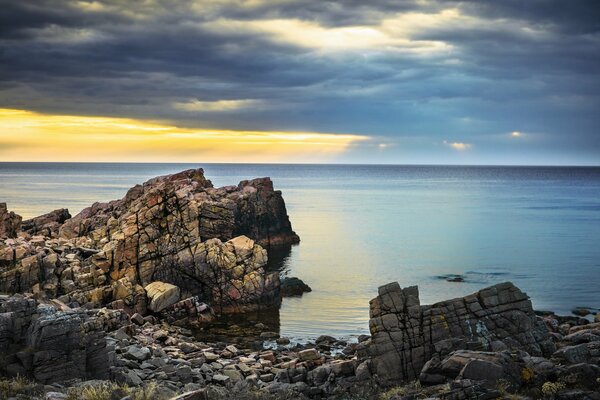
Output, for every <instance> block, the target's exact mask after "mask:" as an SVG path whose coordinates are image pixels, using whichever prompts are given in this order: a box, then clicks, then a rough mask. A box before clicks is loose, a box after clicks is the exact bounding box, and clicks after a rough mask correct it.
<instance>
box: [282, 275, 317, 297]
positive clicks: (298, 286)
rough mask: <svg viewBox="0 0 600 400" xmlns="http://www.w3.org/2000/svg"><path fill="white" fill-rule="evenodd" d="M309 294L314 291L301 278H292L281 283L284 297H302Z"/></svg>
mask: <svg viewBox="0 0 600 400" xmlns="http://www.w3.org/2000/svg"><path fill="white" fill-rule="evenodd" d="M308 292H312V289H311V288H310V286H308V285H307V284H306V283H304V282H303V281H302V280H301V279H300V278H295V277H291V278H285V279H283V280H282V281H281V295H282V296H283V297H291V296H302V295H303V294H304V293H308Z"/></svg>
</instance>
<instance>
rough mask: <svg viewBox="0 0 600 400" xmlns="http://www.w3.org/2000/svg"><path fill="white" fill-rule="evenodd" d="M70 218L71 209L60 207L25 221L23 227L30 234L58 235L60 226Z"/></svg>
mask: <svg viewBox="0 0 600 400" xmlns="http://www.w3.org/2000/svg"><path fill="white" fill-rule="evenodd" d="M70 218H71V214H69V210H67V209H66V208H60V209H58V210H54V211H51V212H49V213H47V214H44V215H40V216H39V217H35V218H32V219H28V220H25V221H23V226H22V228H21V229H22V230H23V231H24V232H27V233H28V234H30V235H45V236H48V237H56V236H57V235H58V230H59V228H60V227H61V226H62V224H64V223H65V221H67V220H68V219H70Z"/></svg>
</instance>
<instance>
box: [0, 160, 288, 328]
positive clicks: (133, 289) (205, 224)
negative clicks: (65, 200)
mask: <svg viewBox="0 0 600 400" xmlns="http://www.w3.org/2000/svg"><path fill="white" fill-rule="evenodd" d="M4 209H5V208H4ZM2 215H8V216H9V217H10V218H9V219H10V220H11V221H12V219H14V218H13V217H12V216H11V215H13V214H10V213H7V212H4V213H3V214H2ZM68 217H69V215H68V211H67V210H64V209H61V210H56V211H53V212H51V213H48V214H45V215H43V216H40V217H36V218H33V219H31V220H28V221H26V223H25V224H24V227H25V229H26V230H27V233H26V234H25V233H24V234H23V235H22V237H21V238H18V239H6V240H0V291H1V292H6V293H25V292H31V293H34V294H35V295H36V297H37V298H40V299H51V298H60V300H61V301H62V302H64V303H65V304H72V305H77V306H84V307H86V308H96V307H102V306H108V307H110V308H112V309H122V310H125V311H126V312H127V313H130V314H133V313H140V314H145V312H146V307H147V302H146V293H145V291H144V286H147V285H149V284H151V283H152V282H155V281H160V282H164V283H165V284H170V285H174V286H176V287H178V288H179V295H178V296H175V295H174V294H175V292H169V296H167V297H165V296H164V295H163V297H161V299H166V300H168V301H167V302H162V300H161V303H160V305H159V304H158V302H157V301H156V300H154V302H152V301H153V300H152V298H151V299H150V300H149V303H150V304H151V307H150V308H151V309H152V310H153V311H154V312H160V313H164V316H165V317H166V318H167V320H168V321H169V322H172V323H177V324H179V325H183V324H185V323H186V322H187V323H190V324H192V325H200V324H202V323H204V322H206V321H208V320H211V319H212V318H214V315H215V314H227V313H241V312H247V311H257V310H259V309H261V308H268V307H277V306H278V305H279V304H280V302H281V297H280V292H279V286H280V283H279V276H278V274H277V273H273V272H267V271H266V269H265V267H266V265H267V252H266V250H265V249H264V248H263V247H262V246H261V243H262V244H264V245H268V246H273V245H276V244H284V243H288V244H289V243H294V242H296V241H297V240H298V237H297V236H296V234H295V233H294V232H293V231H292V229H291V225H290V223H289V219H288V217H287V215H286V211H285V204H284V203H283V199H282V197H281V193H280V192H277V191H274V190H273V186H272V183H271V181H270V180H269V179H268V178H261V179H255V180H251V181H243V182H241V183H240V184H239V185H238V186H229V187H224V188H218V189H217V188H213V187H212V184H211V182H210V181H209V180H207V179H206V178H204V175H203V171H202V170H201V169H197V170H188V171H183V172H180V173H177V174H173V175H167V176H162V177H157V178H154V179H151V180H149V181H147V182H146V183H144V184H143V185H136V186H135V187H133V188H131V189H130V190H129V191H128V193H127V194H126V196H125V197H124V198H123V199H121V200H115V201H112V202H109V203H95V204H93V205H92V206H91V207H89V208H86V209H84V210H83V211H82V212H81V213H79V214H78V215H76V216H75V217H73V218H68ZM7 218H8V217H7ZM5 219H6V218H5ZM19 222H20V220H19ZM13 225H15V224H12V225H11V226H13ZM15 230H18V228H14V229H13V228H11V235H13V234H14V233H15V232H13V231H15ZM40 233H43V234H45V235H46V236H42V235H39V234H40ZM31 235H34V236H31ZM57 235H58V237H54V236H57ZM151 297H152V296H151ZM205 303H206V304H208V305H209V306H210V307H209V308H208V309H207V308H206V305H205Z"/></svg>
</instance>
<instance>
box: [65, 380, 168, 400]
mask: <svg viewBox="0 0 600 400" xmlns="http://www.w3.org/2000/svg"><path fill="white" fill-rule="evenodd" d="M157 387H158V386H157V385H156V383H155V382H150V383H148V384H146V385H145V386H143V387H135V388H131V387H129V386H126V385H119V384H116V383H114V382H102V383H99V384H95V385H87V386H82V387H75V388H70V389H69V392H68V398H67V400H112V399H115V398H122V397H126V396H129V398H131V400H163V399H164V400H166V399H167V397H163V396H160V394H159V393H158V392H157Z"/></svg>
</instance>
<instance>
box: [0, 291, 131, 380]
mask: <svg viewBox="0 0 600 400" xmlns="http://www.w3.org/2000/svg"><path fill="white" fill-rule="evenodd" d="M126 321H127V316H126V315H125V314H124V313H122V312H119V311H116V310H112V311H111V310H96V311H86V310H83V309H76V310H67V311H59V310H58V309H56V308H55V307H54V306H51V305H49V304H40V303H38V302H37V301H35V300H34V299H31V298H27V297H23V296H20V295H15V296H13V297H2V298H0V354H2V355H3V359H2V363H1V365H0V370H1V372H2V374H3V375H8V376H17V375H20V376H23V377H29V378H34V379H35V380H36V381H38V382H41V383H53V382H62V381H66V380H70V379H107V378H108V377H109V367H110V364H111V360H110V357H111V355H110V354H109V352H108V351H107V346H106V339H105V334H106V333H105V332H107V331H109V330H112V329H115V328H116V327H117V326H119V325H121V324H123V323H124V322H126Z"/></svg>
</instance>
